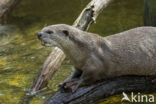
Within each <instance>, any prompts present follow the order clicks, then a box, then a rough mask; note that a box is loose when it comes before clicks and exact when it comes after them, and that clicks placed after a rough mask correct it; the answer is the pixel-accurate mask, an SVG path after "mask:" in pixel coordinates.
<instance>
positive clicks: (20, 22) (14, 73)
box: [0, 0, 144, 104]
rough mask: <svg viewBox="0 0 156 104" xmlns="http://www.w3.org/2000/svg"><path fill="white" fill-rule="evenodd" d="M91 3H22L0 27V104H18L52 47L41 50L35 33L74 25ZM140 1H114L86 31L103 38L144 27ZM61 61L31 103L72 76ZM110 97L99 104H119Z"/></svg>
mask: <svg viewBox="0 0 156 104" xmlns="http://www.w3.org/2000/svg"><path fill="white" fill-rule="evenodd" d="M89 1H90V0H70V1H69V0H23V1H22V2H21V3H20V4H19V5H18V6H17V7H16V8H15V9H14V10H13V12H12V13H11V14H10V15H9V16H8V17H7V18H6V20H5V22H4V23H5V24H3V25H0V79H1V80H0V104H18V103H20V102H21V99H23V98H22V97H23V96H25V94H26V93H27V90H28V89H29V88H30V86H31V84H32V82H33V80H34V77H35V76H36V75H37V73H38V71H39V70H40V68H41V67H42V65H43V63H44V61H45V60H46V58H47V57H48V55H49V54H50V52H51V50H52V48H47V47H43V46H41V44H40V41H38V40H37V38H36V33H37V32H38V31H40V30H41V29H42V28H43V27H44V26H47V25H51V24H59V23H65V24H70V25H72V23H73V22H74V20H75V19H76V18H77V16H78V15H79V13H80V12H81V10H82V9H83V8H84V7H85V5H86V4H87V3H88V2H89ZM143 5H144V4H143V0H116V1H115V2H113V3H112V4H111V5H110V6H109V7H108V8H107V9H104V11H103V12H102V13H101V15H100V16H99V18H98V19H97V21H96V24H93V25H92V26H91V27H90V29H89V31H90V32H94V33H98V34H100V35H103V36H107V35H111V34H115V33H118V32H121V31H124V30H128V29H131V28H134V27H138V26H142V25H143ZM67 61H68V60H66V62H64V64H63V65H62V66H61V68H60V69H63V70H59V71H58V72H57V73H56V74H55V76H54V78H53V79H52V80H51V82H50V83H49V84H48V90H46V92H43V93H41V94H39V95H37V96H36V97H34V98H33V99H32V100H31V101H30V104H43V102H44V101H45V100H47V99H48V98H49V97H50V96H51V95H52V94H53V93H54V92H55V91H56V90H57V87H56V85H57V84H58V83H60V82H61V81H63V80H64V79H65V78H66V77H67V76H69V74H70V73H71V66H72V65H70V63H68V62H67ZM120 99H121V96H120V95H118V96H113V97H110V98H108V99H107V100H104V102H101V103H100V104H119V102H120Z"/></svg>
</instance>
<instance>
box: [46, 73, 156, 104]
mask: <svg viewBox="0 0 156 104" xmlns="http://www.w3.org/2000/svg"><path fill="white" fill-rule="evenodd" d="M155 78H156V77H145V76H122V77H118V78H113V79H110V80H106V81H103V82H99V83H95V84H94V85H92V86H84V87H81V88H79V89H78V90H77V91H76V92H75V93H71V91H65V92H63V91H64V90H63V89H62V90H61V89H60V90H58V91H57V92H56V93H55V95H53V96H52V97H51V98H50V99H49V100H48V101H47V102H46V104H94V103H93V102H95V101H98V100H101V99H103V100H104V99H105V98H107V97H109V96H112V95H116V94H119V93H122V92H125V93H128V92H136V93H138V92H140V93H141V92H143V93H151V92H152V93H154V92H156V83H155V82H152V80H154V79H155Z"/></svg>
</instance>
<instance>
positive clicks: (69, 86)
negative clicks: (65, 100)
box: [64, 79, 84, 93]
mask: <svg viewBox="0 0 156 104" xmlns="http://www.w3.org/2000/svg"><path fill="white" fill-rule="evenodd" d="M83 85H84V82H83V80H81V79H77V80H75V81H72V82H69V83H66V85H65V86H64V88H66V89H71V91H72V93H74V92H76V91H77V89H78V88H80V87H81V86H83Z"/></svg>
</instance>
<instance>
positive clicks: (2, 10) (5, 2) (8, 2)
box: [0, 0, 20, 21]
mask: <svg viewBox="0 0 156 104" xmlns="http://www.w3.org/2000/svg"><path fill="white" fill-rule="evenodd" d="M19 1H20V0H0V21H2V18H3V17H4V16H5V15H6V14H7V13H8V12H9V11H10V10H11V9H12V8H13V7H15V5H16V4H17V3H19Z"/></svg>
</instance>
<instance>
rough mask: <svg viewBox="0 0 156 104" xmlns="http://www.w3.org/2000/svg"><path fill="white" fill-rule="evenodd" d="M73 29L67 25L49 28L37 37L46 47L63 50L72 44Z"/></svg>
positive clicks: (45, 28)
mask: <svg viewBox="0 0 156 104" xmlns="http://www.w3.org/2000/svg"><path fill="white" fill-rule="evenodd" d="M69 27H70V28H69ZM71 27H72V26H69V25H65V24H58V25H51V26H47V27H44V28H43V29H42V30H41V32H39V33H38V35H37V36H38V39H39V40H41V42H42V45H44V46H51V47H53V46H55V47H59V48H62V46H65V45H68V44H71V43H70V42H71V40H70V39H69V34H70V31H71ZM72 28H73V27H72Z"/></svg>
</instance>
